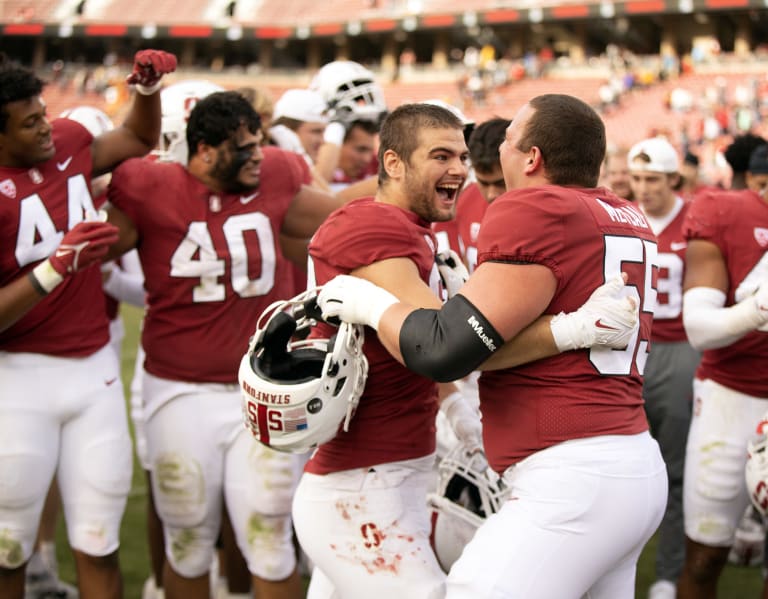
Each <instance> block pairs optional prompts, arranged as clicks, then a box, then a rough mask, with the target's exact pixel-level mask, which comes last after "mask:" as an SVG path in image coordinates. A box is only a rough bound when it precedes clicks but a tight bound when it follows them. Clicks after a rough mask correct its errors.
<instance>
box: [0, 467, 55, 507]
mask: <svg viewBox="0 0 768 599" xmlns="http://www.w3.org/2000/svg"><path fill="white" fill-rule="evenodd" d="M53 459H54V458H51V462H53ZM46 472H48V473H49V474H48V476H45V475H44V474H41V473H46ZM52 472H53V471H52V467H51V466H50V465H49V464H48V463H47V460H46V459H45V458H43V456H40V455H34V454H18V453H17V454H5V455H0V505H2V506H3V508H5V509H11V510H23V509H27V508H31V507H32V506H33V505H34V503H35V502H36V501H39V499H40V497H45V494H46V493H47V492H48V486H49V485H50V484H51V477H52V476H53V473H52ZM33 473H34V474H33ZM41 505H42V502H41Z"/></svg>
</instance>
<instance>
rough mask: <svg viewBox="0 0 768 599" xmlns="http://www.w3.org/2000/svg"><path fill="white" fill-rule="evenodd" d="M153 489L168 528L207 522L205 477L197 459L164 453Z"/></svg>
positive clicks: (156, 467)
mask: <svg viewBox="0 0 768 599" xmlns="http://www.w3.org/2000/svg"><path fill="white" fill-rule="evenodd" d="M152 489H153V491H154V498H155V505H156V507H157V513H158V514H159V515H160V517H161V518H162V520H163V522H164V523H165V525H166V526H170V527H173V528H186V529H189V528H194V527H195V526H198V525H200V524H201V523H202V522H203V520H204V519H205V514H206V507H207V506H206V495H205V477H204V476H203V470H202V468H201V466H200V464H199V463H198V462H197V460H194V459H192V458H190V457H188V456H185V455H182V454H179V453H165V454H161V455H160V456H158V457H157V459H156V460H155V463H154V464H153V471H152Z"/></svg>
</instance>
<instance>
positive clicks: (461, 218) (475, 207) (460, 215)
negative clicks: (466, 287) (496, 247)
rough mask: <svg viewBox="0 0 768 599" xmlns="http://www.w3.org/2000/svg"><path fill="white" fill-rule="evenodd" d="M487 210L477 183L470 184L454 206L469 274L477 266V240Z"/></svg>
mask: <svg viewBox="0 0 768 599" xmlns="http://www.w3.org/2000/svg"><path fill="white" fill-rule="evenodd" d="M486 210H488V200H486V199H485V196H483V193H482V192H481V191H480V187H479V186H478V184H477V183H472V184H471V185H470V186H469V187H467V188H466V189H465V190H464V191H463V192H462V194H461V196H459V202H458V204H457V205H456V222H457V223H458V226H459V237H460V239H461V245H462V247H463V248H464V258H465V261H466V263H467V267H468V268H469V272H472V271H474V270H475V267H476V266H477V239H478V237H479V235H480V223H482V222H483V217H484V216H485V212H486Z"/></svg>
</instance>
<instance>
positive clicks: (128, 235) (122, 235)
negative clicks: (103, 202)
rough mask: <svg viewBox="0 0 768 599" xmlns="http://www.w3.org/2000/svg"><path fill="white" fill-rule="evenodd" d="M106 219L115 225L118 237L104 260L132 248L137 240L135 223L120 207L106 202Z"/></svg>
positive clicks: (115, 256) (112, 258) (111, 258)
mask: <svg viewBox="0 0 768 599" xmlns="http://www.w3.org/2000/svg"><path fill="white" fill-rule="evenodd" d="M107 221H108V222H110V223H112V224H113V225H115V226H116V227H117V230H118V239H117V241H116V242H115V243H114V244H112V245H111V246H110V248H109V252H108V253H107V256H106V258H105V260H104V261H105V262H107V261H109V260H114V259H115V258H119V257H120V256H122V255H123V254H125V252H127V251H129V250H132V249H134V248H135V247H136V246H137V244H138V242H139V232H138V230H137V229H136V225H134V224H133V221H132V220H131V219H130V218H128V215H126V214H125V212H123V211H122V210H120V208H118V207H116V206H114V205H112V204H108V205H107Z"/></svg>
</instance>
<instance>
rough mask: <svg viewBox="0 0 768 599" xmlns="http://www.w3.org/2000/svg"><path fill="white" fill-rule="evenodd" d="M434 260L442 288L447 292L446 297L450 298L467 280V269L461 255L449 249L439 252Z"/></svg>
mask: <svg viewBox="0 0 768 599" xmlns="http://www.w3.org/2000/svg"><path fill="white" fill-rule="evenodd" d="M435 262H436V263H437V270H438V271H439V272H440V279H441V280H442V281H443V288H444V289H445V291H446V293H447V294H448V297H447V298H446V299H451V298H452V297H453V296H454V295H456V294H457V293H458V292H459V289H461V288H462V287H463V286H464V283H466V282H467V279H468V278H469V271H468V270H467V267H466V266H464V262H463V261H462V260H461V257H460V256H459V255H458V254H457V253H456V252H454V251H453V250H450V249H449V250H444V251H442V252H439V253H438V254H437V256H436V257H435Z"/></svg>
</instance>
